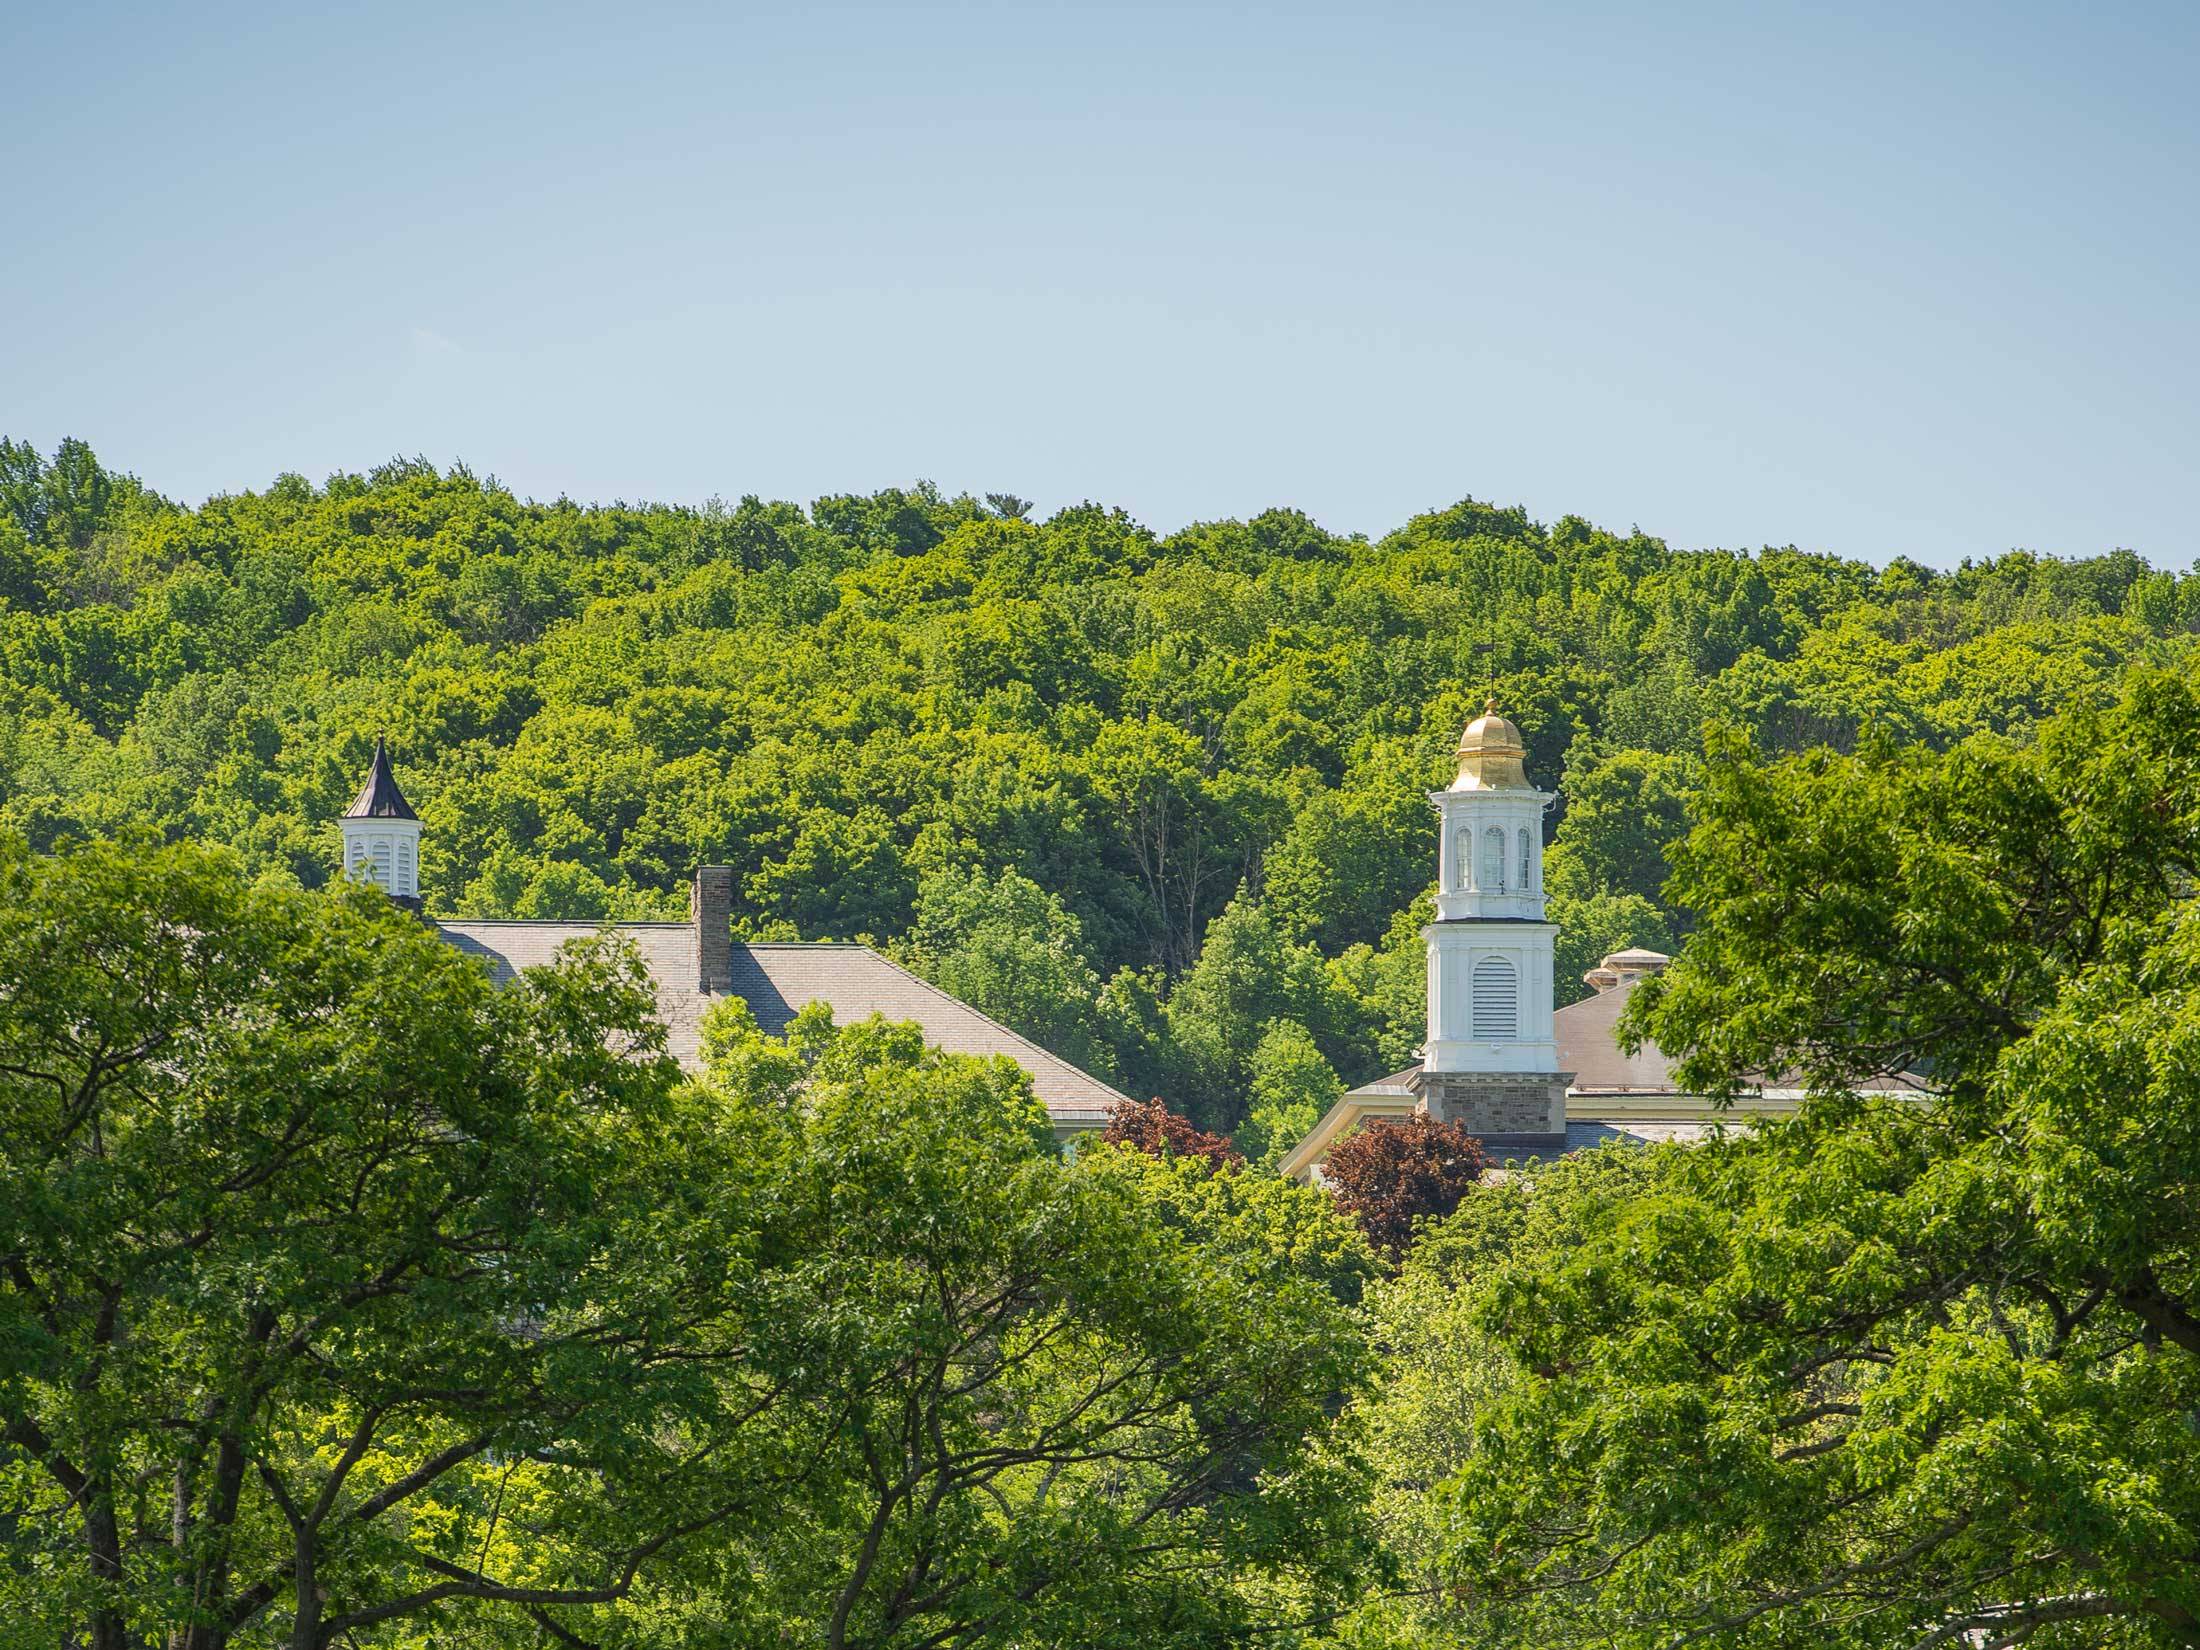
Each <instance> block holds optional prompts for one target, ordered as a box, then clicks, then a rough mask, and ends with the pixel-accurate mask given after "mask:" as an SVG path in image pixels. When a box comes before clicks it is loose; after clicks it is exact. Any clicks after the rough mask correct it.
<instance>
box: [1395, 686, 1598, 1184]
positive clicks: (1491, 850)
mask: <svg viewBox="0 0 2200 1650" xmlns="http://www.w3.org/2000/svg"><path fill="white" fill-rule="evenodd" d="M1526 755H1527V752H1526V748H1525V747H1524V746H1523V744H1522V743H1521V738H1520V730H1519V729H1518V728H1516V727H1514V726H1513V724H1512V723H1510V722H1509V721H1507V720H1506V719H1505V718H1504V717H1502V716H1500V715H1498V714H1497V702H1496V701H1495V700H1491V701H1490V703H1489V705H1488V707H1487V709H1486V710H1485V712H1484V714H1482V715H1481V716H1478V717H1476V718H1475V719H1474V720H1473V721H1472V722H1469V723H1468V724H1467V730H1466V732H1465V733H1463V734H1462V735H1460V739H1459V769H1458V776H1457V777H1456V778H1455V779H1453V780H1452V782H1451V784H1450V785H1449V786H1448V787H1446V788H1445V789H1443V790H1441V791H1436V792H1432V793H1431V794H1430V797H1429V801H1430V802H1431V803H1433V804H1434V805H1435V808H1436V815H1437V819H1438V821H1439V825H1438V830H1439V833H1440V834H1439V838H1438V849H1437V882H1436V920H1435V921H1434V922H1432V923H1430V924H1429V925H1428V926H1427V927H1426V928H1424V929H1422V930H1421V935H1422V938H1423V939H1424V940H1425V941H1426V942H1427V945H1428V1042H1427V1044H1426V1045H1425V1046H1424V1047H1423V1049H1422V1055H1421V1072H1420V1082H1419V1088H1420V1093H1421V1100H1422V1104H1423V1105H1424V1106H1425V1107H1426V1108H1427V1109H1428V1110H1429V1111H1431V1112H1432V1113H1434V1114H1435V1115H1436V1116H1438V1117H1441V1118H1448V1119H1450V1120H1452V1121H1456V1122H1459V1123H1461V1124H1464V1125H1465V1126H1466V1127H1468V1128H1469V1129H1472V1130H1473V1131H1474V1132H1475V1133H1476V1134H1478V1135H1481V1136H1482V1137H1483V1138H1484V1139H1485V1140H1486V1141H1489V1142H1491V1143H1494V1144H1498V1145H1508V1144H1517V1145H1523V1146H1527V1145H1547V1144H1552V1143H1555V1142H1557V1141H1562V1140H1563V1139H1564V1138H1565V1133H1566V1084H1567V1082H1568V1080H1569V1074H1567V1073H1564V1072H1561V1071H1559V1070H1558V1069H1557V1066H1558V1046H1557V1043H1556V1040H1555V1031H1554V1027H1553V1024H1552V1018H1551V1016H1552V1010H1553V1004H1554V1002H1555V1000H1556V998H1555V992H1554V989H1553V988H1554V981H1553V977H1552V975H1553V965H1554V961H1555V958H1554V947H1555V942H1556V939H1557V935H1558V930H1557V928H1556V927H1555V926H1554V925H1553V924H1551V923H1549V922H1546V921H1545V920H1544V916H1543V812H1544V810H1545V809H1546V808H1548V807H1549V806H1550V805H1551V802H1552V800H1553V798H1552V795H1551V793H1550V792H1548V791H1541V790H1537V789H1536V788H1535V786H1534V785H1533V784H1531V783H1530V782H1529V779H1528V775H1527V768H1526Z"/></svg>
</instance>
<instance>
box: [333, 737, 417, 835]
mask: <svg viewBox="0 0 2200 1650" xmlns="http://www.w3.org/2000/svg"><path fill="white" fill-rule="evenodd" d="M344 817H345V818H346V819H418V818H419V817H420V816H419V815H418V814H416V813H414V812H413V811H412V804H411V803H410V802H407V801H406V800H405V793H404V792H403V791H401V790H399V789H398V788H397V775H395V774H393V773H391V772H390V747H389V741H388V740H386V739H384V738H383V737H382V736H381V735H380V734H376V735H375V736H374V766H373V767H371V768H369V769H368V770H367V782H366V783H365V784H364V785H362V786H360V787H359V794H358V796H357V797H355V798H354V799H353V800H352V804H351V808H350V811H349V812H347V813H346V814H345V815H344Z"/></svg>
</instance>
